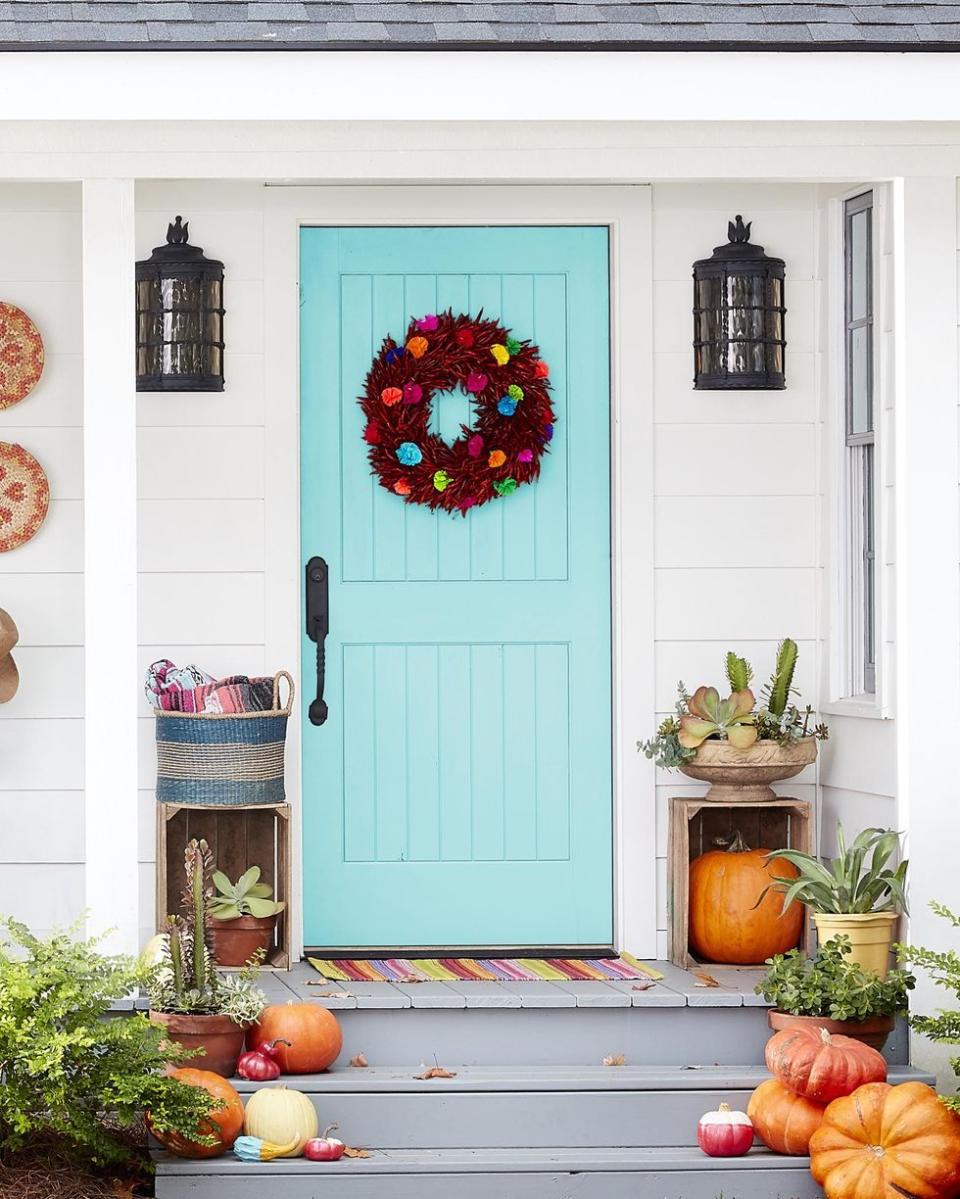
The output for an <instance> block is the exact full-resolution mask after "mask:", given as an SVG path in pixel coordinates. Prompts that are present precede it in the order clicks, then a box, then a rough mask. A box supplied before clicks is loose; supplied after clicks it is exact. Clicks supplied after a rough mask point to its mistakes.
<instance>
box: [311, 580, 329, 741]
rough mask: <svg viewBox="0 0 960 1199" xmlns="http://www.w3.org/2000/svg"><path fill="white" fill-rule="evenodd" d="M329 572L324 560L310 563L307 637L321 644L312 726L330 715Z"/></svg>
mask: <svg viewBox="0 0 960 1199" xmlns="http://www.w3.org/2000/svg"><path fill="white" fill-rule="evenodd" d="M329 573H330V571H329V569H328V567H327V564H326V562H325V561H324V560H323V558H311V559H310V561H309V562H308V563H307V571H306V574H307V598H306V609H307V636H308V637H309V638H310V640H311V641H315V642H316V644H317V698H316V699H315V700H313V701H312V702H311V704H310V709H309V712H308V715H309V717H310V723H311V724H323V723H324V722H325V721H326V719H327V714H328V713H327V704H326V701H325V700H324V698H323V689H324V683H325V681H326V653H325V642H326V639H327V634H328V633H329V632H330V593H329V588H328V585H327V579H328V575H329Z"/></svg>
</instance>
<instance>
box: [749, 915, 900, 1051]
mask: <svg viewBox="0 0 960 1199" xmlns="http://www.w3.org/2000/svg"><path fill="white" fill-rule="evenodd" d="M768 967H769V969H768V971H767V975H766V977H765V978H764V979H763V981H762V982H760V983H758V985H757V988H756V991H757V994H758V995H762V996H763V997H764V999H766V1000H767V1002H768V1003H772V1004H773V1005H774V1006H773V1008H772V1009H771V1010H770V1011H769V1012H768V1013H767V1021H768V1023H769V1025H770V1027H771V1028H772V1029H773V1030H774V1031H775V1032H779V1031H780V1030H781V1029H784V1028H796V1027H803V1026H807V1027H815V1028H820V1029H826V1031H827V1033H829V1034H831V1035H833V1034H836V1033H840V1034H841V1035H842V1036H845V1037H852V1038H853V1039H854V1040H857V1041H862V1042H863V1043H864V1044H865V1045H870V1046H872V1047H873V1048H874V1049H881V1048H882V1047H883V1045H884V1043H885V1041H886V1039H887V1037H888V1036H889V1035H890V1033H891V1032H892V1031H893V1026H894V1021H895V1020H896V1017H897V1016H901V1015H903V1014H904V1013H905V1012H906V1010H907V1001H908V992H910V991H911V990H912V989H913V987H914V985H915V982H916V980H915V979H914V977H913V975H912V974H909V973H908V972H907V971H905V970H891V971H889V973H888V974H887V975H886V977H885V978H880V977H878V976H877V975H876V974H874V973H872V972H871V971H867V970H864V969H863V968H862V967H861V966H859V965H858V964H857V963H856V962H854V961H853V960H852V957H851V954H850V942H849V940H848V939H847V938H846V937H845V936H842V935H840V936H838V937H836V938H834V939H833V940H830V941H827V942H826V943H825V944H822V945H821V946H820V950H819V953H818V954H817V956H816V957H815V958H807V957H804V955H803V954H802V953H801V952H800V950H798V949H791V950H790V952H789V953H786V954H777V955H776V956H775V957H773V958H770V959H769V961H768Z"/></svg>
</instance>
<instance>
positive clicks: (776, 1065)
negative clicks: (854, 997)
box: [766, 1027, 887, 1104]
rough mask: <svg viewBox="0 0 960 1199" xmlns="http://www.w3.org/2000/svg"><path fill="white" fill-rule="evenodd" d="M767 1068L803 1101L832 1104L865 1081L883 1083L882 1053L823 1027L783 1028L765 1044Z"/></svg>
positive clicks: (884, 1064) (885, 1079) (884, 1063)
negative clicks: (809, 1100)
mask: <svg viewBox="0 0 960 1199" xmlns="http://www.w3.org/2000/svg"><path fill="white" fill-rule="evenodd" d="M766 1059H767V1069H768V1070H769V1071H770V1073H771V1074H772V1075H773V1076H774V1077H775V1078H779V1079H780V1081H781V1082H782V1083H783V1084H784V1086H787V1087H789V1088H790V1090H791V1091H793V1092H794V1094H796V1095H802V1096H803V1097H804V1099H812V1100H813V1102H814V1103H824V1104H826V1103H832V1102H833V1100H834V1099H842V1098H843V1097H844V1096H845V1095H851V1094H852V1093H853V1092H854V1091H855V1090H856V1089H857V1087H862V1086H865V1085H866V1084H867V1083H868V1082H886V1081H887V1063H886V1059H885V1058H884V1056H883V1054H882V1053H878V1051H877V1050H876V1049H871V1048H870V1046H869V1045H864V1044H863V1042H862V1041H855V1040H854V1039H853V1038H852V1037H841V1036H833V1035H831V1034H830V1033H829V1032H827V1030H826V1029H825V1028H819V1027H814V1028H809V1027H806V1028H784V1029H783V1030H782V1031H781V1032H778V1033H775V1034H774V1035H773V1036H772V1037H771V1038H770V1040H769V1041H768V1042H767V1052H766Z"/></svg>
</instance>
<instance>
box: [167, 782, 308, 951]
mask: <svg viewBox="0 0 960 1199" xmlns="http://www.w3.org/2000/svg"><path fill="white" fill-rule="evenodd" d="M193 837H196V838H198V839H200V838H203V839H204V840H205V841H206V842H207V844H208V845H209V846H210V851H211V853H212V854H213V860H214V861H215V862H216V864H217V869H218V870H222V871H223V872H224V874H226V875H228V876H229V878H230V881H231V882H234V881H236V879H237V878H239V877H240V875H241V874H242V873H243V872H244V870H246V869H247V867H248V866H254V865H256V866H259V867H260V869H261V871H262V880H263V882H265V883H269V884H270V886H271V887H273V897H274V899H276V900H278V901H281V902H283V903H284V904H285V905H286V906H285V907H284V909H283V911H282V912H281V913H280V915H279V916H278V917H277V931H276V936H275V940H274V945H273V948H272V949H271V950H270V951H269V952H268V954H267V958H266V961H265V962H264V968H266V969H273V970H289V969H290V959H291V949H290V934H291V929H292V927H293V919H292V915H291V912H290V893H291V884H290V861H291V856H290V805H289V804H275V805H271V806H270V807H247V806H241V805H237V806H232V805H231V806H230V807H224V806H223V805H210V804H178V803H158V804H157V930H158V931H162V930H163V923H164V919H165V917H166V916H167V914H168V913H171V912H176V913H179V912H180V911H181V905H180V898H181V895H182V894H183V888H184V885H185V876H184V871H183V851H184V849H185V848H186V846H187V843H188V842H189V841H190V840H191V839H192V838H193Z"/></svg>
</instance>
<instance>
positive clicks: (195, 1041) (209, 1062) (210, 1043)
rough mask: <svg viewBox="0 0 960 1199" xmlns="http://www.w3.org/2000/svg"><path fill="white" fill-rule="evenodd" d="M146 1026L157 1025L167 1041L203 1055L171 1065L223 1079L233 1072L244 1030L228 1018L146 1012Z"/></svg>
mask: <svg viewBox="0 0 960 1199" xmlns="http://www.w3.org/2000/svg"><path fill="white" fill-rule="evenodd" d="M149 1018H150V1023H151V1024H158V1025H160V1027H161V1028H163V1029H164V1030H165V1031H166V1034H167V1036H168V1037H169V1038H170V1040H171V1041H175V1042H176V1043H177V1044H178V1045H182V1046H183V1048H184V1049H202V1050H203V1054H202V1055H201V1056H199V1057H192V1058H190V1059H189V1060H185V1061H183V1062H180V1061H174V1062H172V1064H173V1065H178V1066H179V1065H185V1066H191V1067H194V1068H195V1069H197V1070H212V1071H213V1072H214V1073H215V1074H222V1075H223V1077H224V1078H232V1077H233V1075H234V1074H235V1073H236V1069H237V1059H238V1058H239V1057H240V1054H241V1053H242V1052H243V1042H244V1039H245V1037H246V1031H245V1029H244V1028H243V1027H242V1026H241V1025H239V1024H237V1023H236V1022H235V1021H234V1020H231V1019H230V1017H229V1016H183V1015H180V1014H178V1013H176V1012H156V1011H154V1010H153V1009H152V1008H151V1009H150V1013H149Z"/></svg>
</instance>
